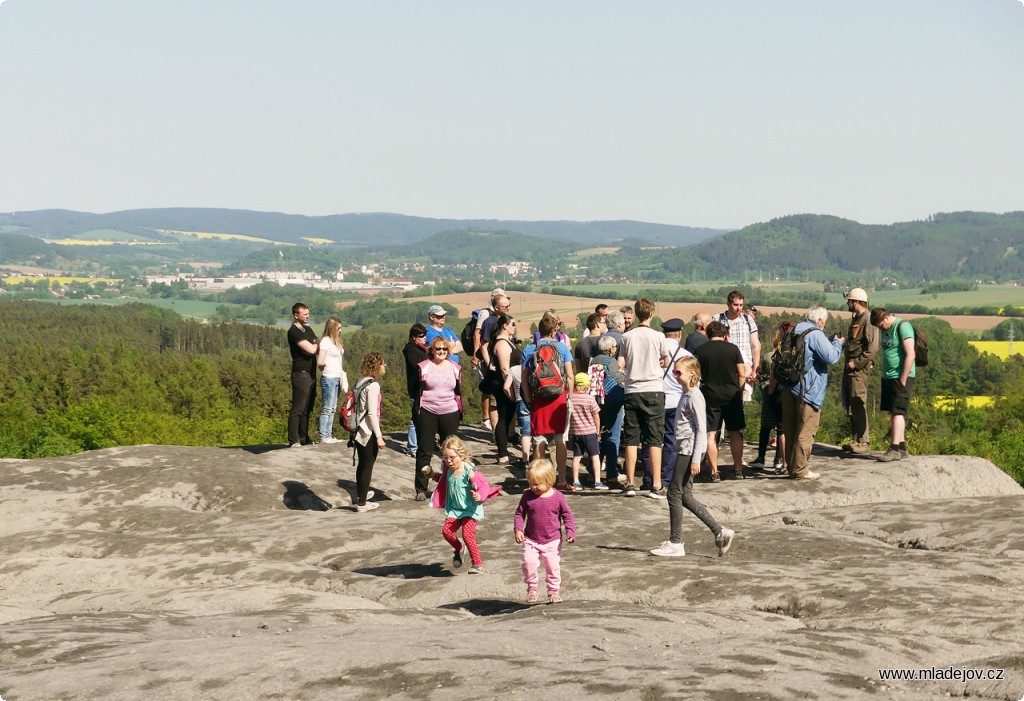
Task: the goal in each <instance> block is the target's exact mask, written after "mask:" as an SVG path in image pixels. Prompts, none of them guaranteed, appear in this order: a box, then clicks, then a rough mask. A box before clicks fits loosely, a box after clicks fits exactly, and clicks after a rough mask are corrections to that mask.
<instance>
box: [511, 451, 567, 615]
mask: <svg viewBox="0 0 1024 701" xmlns="http://www.w3.org/2000/svg"><path fill="white" fill-rule="evenodd" d="M526 479H527V480H528V481H529V483H530V488H529V489H527V490H526V491H525V492H523V497H522V499H520V500H519V506H517V507H516V516H515V533H516V542H517V543H522V545H523V563H522V569H523V581H525V582H526V603H528V604H533V603H536V602H537V599H538V594H537V584H538V570H539V568H540V561H541V560H543V561H544V570H545V573H546V574H545V578H544V582H545V583H546V584H547V587H548V602H550V603H552V604H558V603H561V601H562V597H561V595H559V593H558V590H559V589H560V588H561V584H562V567H561V559H562V525H563V524H564V525H565V542H567V543H575V542H576V519H575V518H574V517H573V515H572V510H571V509H570V508H569V502H567V501H566V500H565V495H564V494H562V493H561V492H559V491H557V490H555V488H554V485H555V467H554V465H552V464H551V461H549V460H534V461H532V462H531V463H530V465H529V466H528V467H527V468H526Z"/></svg>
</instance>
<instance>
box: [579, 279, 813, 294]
mask: <svg viewBox="0 0 1024 701" xmlns="http://www.w3.org/2000/svg"><path fill="white" fill-rule="evenodd" d="M748 285H752V286H754V287H763V288H765V289H771V290H775V291H776V292H807V291H811V292H821V285H820V284H818V283H813V282H754V283H744V284H743V286H744V287H746V286H748ZM735 286H736V281H735V280H721V281H718V282H715V281H708V280H701V281H700V282H696V283H689V284H687V283H664V282H662V283H648V282H643V281H641V282H640V284H639V285H637V284H635V283H629V284H618V285H611V284H608V285H604V284H593V285H560V287H571V288H572V289H574V290H580V291H581V292H587V293H590V292H593V293H595V294H608V293H609V292H621V293H622V294H634V293H636V291H637V288H640V289H645V290H665V291H666V292H678V293H683V292H691V293H694V294H706V293H708V292H709V291H712V290H717V289H718V288H720V287H735Z"/></svg>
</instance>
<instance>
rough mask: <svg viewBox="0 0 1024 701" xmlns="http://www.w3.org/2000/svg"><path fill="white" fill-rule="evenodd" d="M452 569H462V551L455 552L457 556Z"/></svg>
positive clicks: (454, 558)
mask: <svg viewBox="0 0 1024 701" xmlns="http://www.w3.org/2000/svg"><path fill="white" fill-rule="evenodd" d="M452 567H454V568H455V569H459V568H460V567H462V551H461V550H456V551H455V556H454V557H453V558H452Z"/></svg>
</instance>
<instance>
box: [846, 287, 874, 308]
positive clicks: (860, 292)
mask: <svg viewBox="0 0 1024 701" xmlns="http://www.w3.org/2000/svg"><path fill="white" fill-rule="evenodd" d="M843 297H846V299H852V300H853V301H854V302H864V304H867V303H868V293H867V292H865V291H864V288H863V287H854V288H853V289H852V290H850V291H849V292H847V293H846V294H844V295H843Z"/></svg>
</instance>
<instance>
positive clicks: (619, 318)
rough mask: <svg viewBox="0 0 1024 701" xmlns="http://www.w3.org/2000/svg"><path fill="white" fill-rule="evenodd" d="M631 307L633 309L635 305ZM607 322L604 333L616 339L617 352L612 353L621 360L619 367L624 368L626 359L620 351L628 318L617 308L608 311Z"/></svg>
mask: <svg viewBox="0 0 1024 701" xmlns="http://www.w3.org/2000/svg"><path fill="white" fill-rule="evenodd" d="M629 309H630V311H632V310H633V307H630V308H629ZM605 322H607V325H608V330H607V331H605V332H604V334H603V335H604V336H611V337H612V338H614V339H615V352H614V353H613V354H612V357H613V358H616V359H617V360H618V361H619V369H620V370H622V369H623V368H625V367H626V359H625V358H623V357H622V353H620V352H619V351H620V350H621V348H622V334H623V333H625V331H626V318H625V317H624V316H623V315H622V311H621V310H618V309H616V310H614V311H610V312H608V316H606V317H605Z"/></svg>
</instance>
